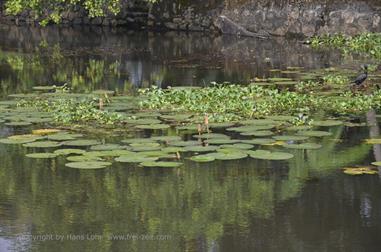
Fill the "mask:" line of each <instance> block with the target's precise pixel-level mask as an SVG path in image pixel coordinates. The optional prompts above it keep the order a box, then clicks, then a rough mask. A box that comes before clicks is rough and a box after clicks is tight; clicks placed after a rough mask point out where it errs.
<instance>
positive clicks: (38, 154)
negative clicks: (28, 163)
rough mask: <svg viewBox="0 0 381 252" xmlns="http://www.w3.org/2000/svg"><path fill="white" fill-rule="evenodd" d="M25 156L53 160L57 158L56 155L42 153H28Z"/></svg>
mask: <svg viewBox="0 0 381 252" xmlns="http://www.w3.org/2000/svg"><path fill="white" fill-rule="evenodd" d="M25 156H26V157H29V158H55V157H57V156H58V154H56V153H47V152H42V153H29V154H26V155H25Z"/></svg>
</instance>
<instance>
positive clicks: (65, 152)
mask: <svg viewBox="0 0 381 252" xmlns="http://www.w3.org/2000/svg"><path fill="white" fill-rule="evenodd" d="M85 153H86V151H85V150H80V149H59V150H55V151H54V154H57V155H63V156H67V155H70V154H78V155H82V154H85Z"/></svg>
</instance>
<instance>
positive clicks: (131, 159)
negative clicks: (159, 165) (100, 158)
mask: <svg viewBox="0 0 381 252" xmlns="http://www.w3.org/2000/svg"><path fill="white" fill-rule="evenodd" d="M158 159H159V158H158V157H147V156H139V155H131V156H130V155H129V156H120V157H117V158H115V161H117V162H121V163H142V162H150V161H156V160H158Z"/></svg>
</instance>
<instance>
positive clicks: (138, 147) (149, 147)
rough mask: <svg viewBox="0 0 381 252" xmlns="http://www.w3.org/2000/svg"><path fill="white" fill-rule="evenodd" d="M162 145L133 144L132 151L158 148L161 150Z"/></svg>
mask: <svg viewBox="0 0 381 252" xmlns="http://www.w3.org/2000/svg"><path fill="white" fill-rule="evenodd" d="M160 149H161V147H160V146H149V145H147V146H133V147H132V151H137V152H140V151H156V150H160Z"/></svg>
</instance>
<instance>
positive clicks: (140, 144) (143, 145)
mask: <svg viewBox="0 0 381 252" xmlns="http://www.w3.org/2000/svg"><path fill="white" fill-rule="evenodd" d="M130 146H132V147H159V146H160V144H159V143H155V142H147V143H131V144H130Z"/></svg>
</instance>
